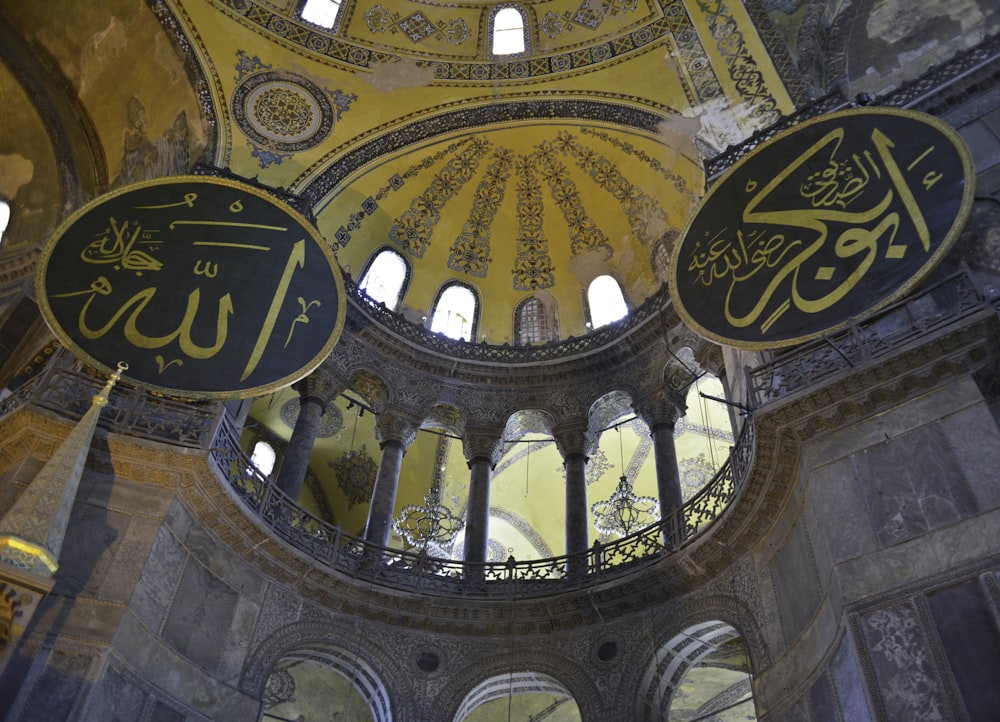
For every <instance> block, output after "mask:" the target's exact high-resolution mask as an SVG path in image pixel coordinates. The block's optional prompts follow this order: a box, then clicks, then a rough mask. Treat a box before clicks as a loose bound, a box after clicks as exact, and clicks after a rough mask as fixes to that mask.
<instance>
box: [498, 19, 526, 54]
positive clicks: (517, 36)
mask: <svg viewBox="0 0 1000 722" xmlns="http://www.w3.org/2000/svg"><path fill="white" fill-rule="evenodd" d="M524 48H525V43H524V16H523V15H522V14H521V11H520V10H518V9H517V8H514V7H504V8H500V9H499V10H497V12H496V14H495V15H494V16H493V54H494V55H517V54H518V53H523V52H524Z"/></svg>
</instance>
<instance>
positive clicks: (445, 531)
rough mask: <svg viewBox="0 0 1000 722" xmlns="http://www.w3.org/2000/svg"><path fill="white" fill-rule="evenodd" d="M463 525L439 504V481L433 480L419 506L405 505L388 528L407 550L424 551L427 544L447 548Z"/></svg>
mask: <svg viewBox="0 0 1000 722" xmlns="http://www.w3.org/2000/svg"><path fill="white" fill-rule="evenodd" d="M464 526H465V522H463V521H462V520H461V519H459V518H458V517H457V516H455V515H454V514H453V513H452V511H451V509H449V508H448V507H446V506H445V505H444V504H442V503H441V482H440V479H435V480H434V483H433V484H431V488H430V489H428V490H427V495H426V496H425V497H424V503H423V504H407V505H406V506H404V507H403V510H402V511H401V512H400V514H399V516H398V517H397V518H395V519H393V520H392V528H393V529H394V530H395V532H396V533H397V534H399V535H400V536H401V537H402V538H403V541H404V542H406V544H407V545H408V546H410V547H417V548H420V549H424V550H426V549H427V547H428V545H430V544H436V545H439V546H442V547H447V546H448V545H450V544H451V543H452V542H453V541H454V539H455V535H456V534H458V532H460V531H461V530H462V527H464Z"/></svg>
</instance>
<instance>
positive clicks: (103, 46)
mask: <svg viewBox="0 0 1000 722" xmlns="http://www.w3.org/2000/svg"><path fill="white" fill-rule="evenodd" d="M127 46H128V30H127V29H126V28H125V25H123V24H122V22H121V21H120V20H119V19H118V18H114V17H113V18H111V21H110V22H109V23H108V26H107V27H106V28H105V29H104V30H101V31H99V32H97V33H95V34H94V37H93V38H91V40H90V42H89V43H87V45H86V46H84V49H83V52H82V53H81V55H80V95H84V94H85V93H86V92H87V89H88V88H89V87H90V86H91V84H92V83H93V82H94V81H95V80H96V79H97V78H98V77H99V76H100V75H101V73H103V72H104V71H105V69H107V68H108V67H109V66H111V65H113V64H114V63H115V61H116V59H117V58H118V56H119V55H121V54H122V52H123V51H124V50H125V48H126V47H127Z"/></svg>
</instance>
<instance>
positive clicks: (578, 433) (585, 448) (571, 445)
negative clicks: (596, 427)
mask: <svg viewBox="0 0 1000 722" xmlns="http://www.w3.org/2000/svg"><path fill="white" fill-rule="evenodd" d="M552 438H554V439H555V442H556V448H557V449H559V453H560V454H562V457H563V459H565V458H566V457H568V456H570V455H572V454H579V455H581V456H585V457H589V456H590V455H591V454H592V453H594V450H595V449H596V448H597V435H596V434H595V433H594V432H593V431H591V430H590V425H589V424H588V423H587V422H586V421H570V422H567V423H565V424H556V425H555V426H553V427H552Z"/></svg>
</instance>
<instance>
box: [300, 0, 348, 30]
mask: <svg viewBox="0 0 1000 722" xmlns="http://www.w3.org/2000/svg"><path fill="white" fill-rule="evenodd" d="M339 15H340V0H306V1H305V2H304V3H303V4H302V12H301V13H299V16H300V17H301V18H302V19H303V20H305V21H306V22H309V23H312V24H313V25H319V26H320V27H321V28H326V29H328V30H329V29H332V28H333V26H334V25H335V24H336V23H337V17H338V16H339Z"/></svg>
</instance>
